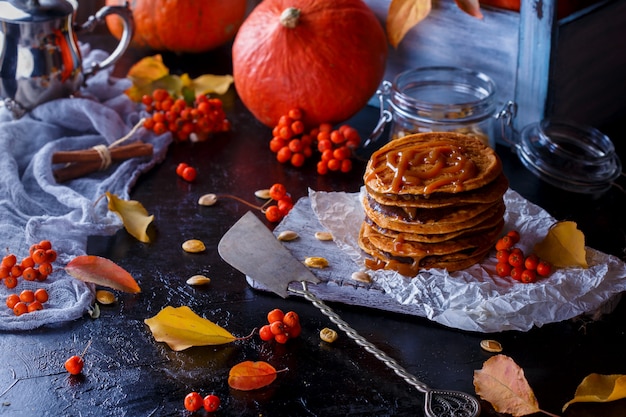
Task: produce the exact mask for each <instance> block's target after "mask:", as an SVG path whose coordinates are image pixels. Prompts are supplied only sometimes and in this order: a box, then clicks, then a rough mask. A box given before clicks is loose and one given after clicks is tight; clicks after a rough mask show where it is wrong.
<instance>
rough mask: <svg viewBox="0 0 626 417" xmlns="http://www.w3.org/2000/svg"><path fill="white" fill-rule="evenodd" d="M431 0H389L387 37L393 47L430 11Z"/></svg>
mask: <svg viewBox="0 0 626 417" xmlns="http://www.w3.org/2000/svg"><path fill="white" fill-rule="evenodd" d="M430 9H431V0H391V4H389V11H388V12H387V22H386V25H387V38H388V39H389V43H390V44H391V46H393V47H394V48H395V47H397V46H398V45H399V44H400V41H402V39H403V38H404V36H405V35H406V34H407V32H408V31H409V30H411V28H413V26H415V25H417V24H418V23H419V22H421V21H422V20H424V19H425V18H426V16H428V14H429V13H430Z"/></svg>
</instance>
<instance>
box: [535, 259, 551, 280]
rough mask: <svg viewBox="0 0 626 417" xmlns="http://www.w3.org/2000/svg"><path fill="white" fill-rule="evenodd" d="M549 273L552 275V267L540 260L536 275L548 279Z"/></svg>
mask: <svg viewBox="0 0 626 417" xmlns="http://www.w3.org/2000/svg"><path fill="white" fill-rule="evenodd" d="M551 273H552V266H551V265H550V263H549V262H546V261H544V260H540V261H539V263H538V264H537V274H539V275H540V276H542V277H549V276H550V274H551Z"/></svg>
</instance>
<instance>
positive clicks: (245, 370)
mask: <svg viewBox="0 0 626 417" xmlns="http://www.w3.org/2000/svg"><path fill="white" fill-rule="evenodd" d="M275 379H276V369H275V368H274V367H273V366H272V365H270V364H269V363H267V362H263V361H259V362H253V361H245V362H241V363H238V364H237V365H235V366H233V367H232V368H231V369H230V372H229V374H228V385H229V386H230V387H231V388H234V389H238V390H240V391H252V390H255V389H259V388H263V387H265V386H267V385H269V384H271V383H272V382H274V380H275Z"/></svg>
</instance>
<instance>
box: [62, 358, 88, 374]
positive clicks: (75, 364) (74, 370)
mask: <svg viewBox="0 0 626 417" xmlns="http://www.w3.org/2000/svg"><path fill="white" fill-rule="evenodd" d="M83 365H85V362H84V361H83V358H81V357H80V356H78V355H74V356H71V357H70V358H68V359H67V360H66V361H65V369H67V372H69V373H70V374H72V375H78V374H80V373H81V372H82V371H83Z"/></svg>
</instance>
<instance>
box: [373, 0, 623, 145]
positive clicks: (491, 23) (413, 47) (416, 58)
mask: <svg viewBox="0 0 626 417" xmlns="http://www.w3.org/2000/svg"><path fill="white" fill-rule="evenodd" d="M366 3H367V4H368V5H369V6H370V8H371V9H372V10H373V11H374V12H375V13H376V15H377V16H378V17H379V18H380V20H381V21H382V22H383V23H384V21H385V19H386V16H387V10H388V8H389V3H390V0H366ZM556 3H557V1H556V0H522V2H521V10H520V12H519V13H518V12H514V11H508V10H504V9H497V8H491V7H488V6H482V11H483V15H484V18H483V19H476V18H473V17H471V16H469V15H467V14H465V13H463V12H462V11H461V10H459V8H458V7H457V6H456V4H455V2H454V1H453V0H433V9H432V11H431V13H430V15H429V16H428V17H427V18H426V19H425V20H424V21H422V22H421V23H419V24H418V25H417V26H416V27H414V28H413V29H411V31H410V32H409V33H408V34H407V36H406V37H405V38H404V39H403V41H402V42H401V43H400V45H399V46H398V48H396V49H393V48H392V49H390V55H389V61H388V67H387V73H386V75H385V79H387V80H389V81H392V80H393V78H394V77H395V75H397V74H398V73H400V72H402V71H404V70H407V69H411V68H416V67H422V66H431V65H451V66H461V67H468V68H471V69H475V70H479V71H482V72H484V73H486V74H487V75H489V76H490V77H491V78H492V79H493V80H494V81H495V82H496V85H497V87H498V102H499V103H500V105H502V106H504V104H505V103H506V102H507V101H509V100H512V101H514V102H515V103H516V104H517V106H518V111H517V116H516V118H515V119H514V127H515V128H516V129H517V130H519V129H521V128H522V127H524V126H526V125H528V124H530V123H534V122H537V121H539V120H541V119H544V118H547V117H553V118H555V117H559V118H566V119H569V120H572V121H576V122H579V123H584V124H589V125H592V126H600V125H603V124H604V123H607V122H608V121H611V120H613V119H616V118H617V117H619V116H620V115H624V114H626V0H600V1H598V2H597V3H594V4H593V5H592V6H589V7H587V8H585V9H583V10H580V11H578V12H575V13H574V14H571V15H569V16H567V17H565V18H562V19H557V18H556ZM497 140H498V141H499V142H501V138H497Z"/></svg>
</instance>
